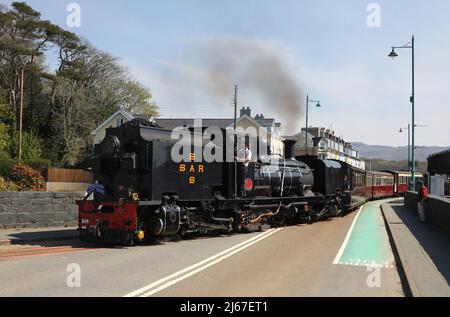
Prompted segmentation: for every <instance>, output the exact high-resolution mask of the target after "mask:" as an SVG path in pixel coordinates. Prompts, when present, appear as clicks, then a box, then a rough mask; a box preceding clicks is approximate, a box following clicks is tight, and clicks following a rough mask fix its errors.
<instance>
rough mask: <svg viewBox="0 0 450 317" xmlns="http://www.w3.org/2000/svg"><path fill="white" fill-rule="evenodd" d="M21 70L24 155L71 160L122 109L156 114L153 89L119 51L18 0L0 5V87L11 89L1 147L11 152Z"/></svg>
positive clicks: (86, 150)
mask: <svg viewBox="0 0 450 317" xmlns="http://www.w3.org/2000/svg"><path fill="white" fill-rule="evenodd" d="M49 52H52V53H56V56H57V60H58V64H57V66H56V69H55V70H51V69H49V67H48V65H46V61H45V58H46V56H47V54H49ZM22 70H23V71H24V109H23V110H24V117H23V125H24V129H25V130H24V143H25V144H24V145H26V146H24V151H25V152H24V155H25V156H26V158H31V157H32V158H33V159H35V158H36V157H37V156H43V157H44V158H49V159H51V160H52V161H53V163H54V164H57V165H72V164H75V163H76V162H77V161H79V160H82V159H83V158H84V157H85V156H87V155H89V154H91V153H92V149H93V147H92V144H91V138H90V132H91V131H92V130H94V129H95V128H96V127H97V126H98V125H99V124H100V123H101V122H103V121H104V120H105V119H107V118H108V117H109V116H110V115H111V114H113V113H114V112H116V111H117V110H118V109H121V108H122V109H126V110H128V111H130V112H133V113H137V114H148V115H157V106H156V104H154V103H153V102H152V101H151V97H152V94H151V91H150V90H149V89H148V88H146V87H144V86H143V85H141V84H140V83H139V82H137V81H135V80H133V79H132V78H131V76H130V72H129V70H128V69H127V68H126V67H124V66H123V65H122V64H121V62H120V60H119V59H118V58H117V57H114V56H111V55H110V54H108V53H106V52H103V51H101V50H99V49H97V48H95V47H94V46H93V45H92V44H90V43H89V42H87V41H84V40H80V38H79V37H78V36H77V35H75V34H74V33H71V32H69V31H66V30H64V29H62V28H61V27H59V26H57V25H55V24H52V23H51V22H50V21H46V20H42V19H41V14H40V13H39V12H38V11H35V10H34V9H33V8H32V7H30V6H29V5H27V4H26V3H24V2H13V3H12V5H11V9H8V8H6V7H4V6H0V95H4V97H6V100H5V102H3V105H2V102H1V100H0V115H1V117H0V124H1V125H0V149H5V148H8V149H9V153H8V155H10V156H11V157H13V158H14V157H15V156H17V148H18V145H17V144H18V140H17V135H18V129H17V126H18V117H19V116H18V113H19V112H18V111H19V107H18V100H19V91H20V86H19V83H20V80H21V73H22ZM6 142H7V143H8V145H6ZM25 147H27V148H29V150H27V149H25Z"/></svg>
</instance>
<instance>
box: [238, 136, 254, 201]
mask: <svg viewBox="0 0 450 317" xmlns="http://www.w3.org/2000/svg"><path fill="white" fill-rule="evenodd" d="M251 159H252V151H250V149H249V145H248V143H247V142H245V143H244V145H243V146H242V148H241V149H240V150H239V151H238V153H237V156H236V160H237V162H238V163H239V164H238V185H239V193H238V194H239V196H240V197H243V196H245V180H246V179H247V175H248V167H249V166H250V161H251Z"/></svg>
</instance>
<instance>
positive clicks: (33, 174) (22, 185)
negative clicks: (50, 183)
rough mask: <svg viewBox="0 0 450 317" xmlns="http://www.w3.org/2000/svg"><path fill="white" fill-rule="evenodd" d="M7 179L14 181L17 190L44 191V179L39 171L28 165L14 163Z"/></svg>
mask: <svg viewBox="0 0 450 317" xmlns="http://www.w3.org/2000/svg"><path fill="white" fill-rule="evenodd" d="M9 179H10V180H12V181H13V182H14V183H16V185H17V187H18V190H19V191H45V180H44V178H43V177H42V175H41V173H39V172H38V171H37V170H35V169H33V168H32V167H30V166H28V165H25V164H17V165H15V166H14V167H13V168H12V169H11V172H10V174H9Z"/></svg>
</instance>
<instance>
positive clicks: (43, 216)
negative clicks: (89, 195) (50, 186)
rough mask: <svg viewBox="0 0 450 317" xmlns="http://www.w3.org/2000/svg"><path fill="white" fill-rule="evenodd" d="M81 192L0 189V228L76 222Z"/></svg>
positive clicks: (82, 195)
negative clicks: (4, 190) (1, 190)
mask: <svg viewBox="0 0 450 317" xmlns="http://www.w3.org/2000/svg"><path fill="white" fill-rule="evenodd" d="M84 194H85V193H84V192H71V193H46V192H0V228H11V227H52V226H64V225H76V223H77V212H78V209H77V205H76V204H75V201H76V200H79V199H83V198H84Z"/></svg>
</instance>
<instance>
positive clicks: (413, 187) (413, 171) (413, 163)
mask: <svg viewBox="0 0 450 317" xmlns="http://www.w3.org/2000/svg"><path fill="white" fill-rule="evenodd" d="M400 48H409V49H411V50H412V94H411V97H410V102H411V105H412V123H411V127H412V146H411V181H410V190H412V191H415V190H416V184H415V181H414V179H415V175H416V156H415V127H416V125H415V113H414V107H415V99H416V98H415V73H414V70H415V69H414V49H415V46H414V35H413V36H412V39H411V42H409V43H406V44H405V45H402V46H392V52H391V53H390V54H389V55H388V56H389V57H392V58H395V57H397V56H398V54H397V53H396V52H395V49H400Z"/></svg>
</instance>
